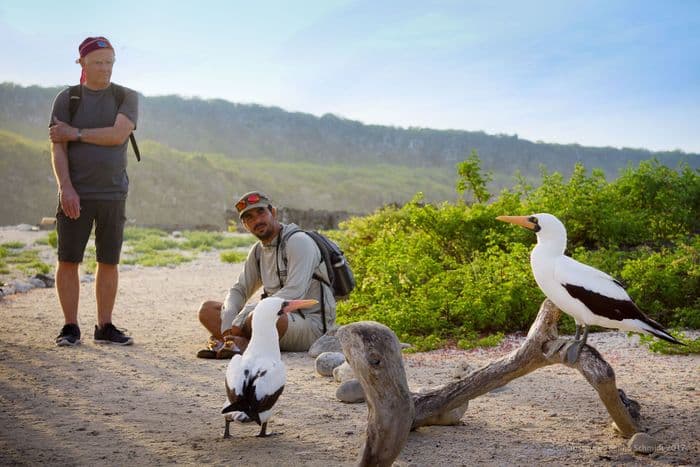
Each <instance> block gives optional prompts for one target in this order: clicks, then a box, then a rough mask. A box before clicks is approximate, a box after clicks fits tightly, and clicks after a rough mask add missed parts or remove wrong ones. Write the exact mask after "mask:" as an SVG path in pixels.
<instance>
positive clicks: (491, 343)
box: [457, 332, 506, 350]
mask: <svg viewBox="0 0 700 467" xmlns="http://www.w3.org/2000/svg"><path fill="white" fill-rule="evenodd" d="M505 337H506V335H505V334H503V333H502V332H497V333H496V334H491V335H490V336H485V337H482V338H479V337H478V336H477V335H476V333H473V334H472V333H470V335H469V336H467V338H465V339H460V340H459V341H458V342H457V347H459V348H460V349H464V350H471V349H475V348H478V347H496V346H497V345H500V343H501V342H503V339H504V338H505Z"/></svg>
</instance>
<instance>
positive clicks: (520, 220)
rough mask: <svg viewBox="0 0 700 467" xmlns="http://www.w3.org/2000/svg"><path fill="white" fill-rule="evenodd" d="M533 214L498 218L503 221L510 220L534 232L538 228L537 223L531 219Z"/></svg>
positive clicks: (509, 221)
mask: <svg viewBox="0 0 700 467" xmlns="http://www.w3.org/2000/svg"><path fill="white" fill-rule="evenodd" d="M530 217H531V216H498V217H497V218H496V220H499V221H501V222H508V223H509V224H515V225H519V226H520V227H523V228H525V229H527V230H532V231H533V232H534V231H536V230H537V224H535V223H534V222H532V221H530Z"/></svg>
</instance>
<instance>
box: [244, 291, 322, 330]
mask: <svg viewBox="0 0 700 467" xmlns="http://www.w3.org/2000/svg"><path fill="white" fill-rule="evenodd" d="M317 303H318V300H285V299H283V298H280V297H267V298H263V299H262V300H260V302H258V304H257V305H256V306H255V310H253V319H254V320H255V319H256V317H258V321H259V320H261V319H263V318H264V319H266V320H272V321H276V320H277V317H279V316H281V315H282V314H284V313H291V312H292V311H296V310H301V309H304V308H309V307H312V306H314V305H316V304H317ZM253 325H255V323H253Z"/></svg>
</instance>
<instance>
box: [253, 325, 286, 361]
mask: <svg viewBox="0 0 700 467" xmlns="http://www.w3.org/2000/svg"><path fill="white" fill-rule="evenodd" d="M248 349H251V352H255V354H256V355H263V354H264V355H267V356H270V357H276V358H281V354H280V344H279V334H278V333H277V327H276V326H275V325H274V324H273V325H272V326H264V325H263V326H258V327H256V326H255V323H253V335H252V336H251V338H250V342H249V343H248Z"/></svg>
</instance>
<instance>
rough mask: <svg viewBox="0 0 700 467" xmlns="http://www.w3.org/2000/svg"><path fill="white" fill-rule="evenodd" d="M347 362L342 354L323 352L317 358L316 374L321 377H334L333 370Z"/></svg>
mask: <svg viewBox="0 0 700 467" xmlns="http://www.w3.org/2000/svg"><path fill="white" fill-rule="evenodd" d="M343 362H345V355H343V354H342V353H340V352H323V353H322V354H321V355H319V356H318V357H317V358H316V372H317V373H318V374H319V375H321V376H332V375H333V370H334V369H335V368H336V367H338V366H340V365H342V364H343Z"/></svg>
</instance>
